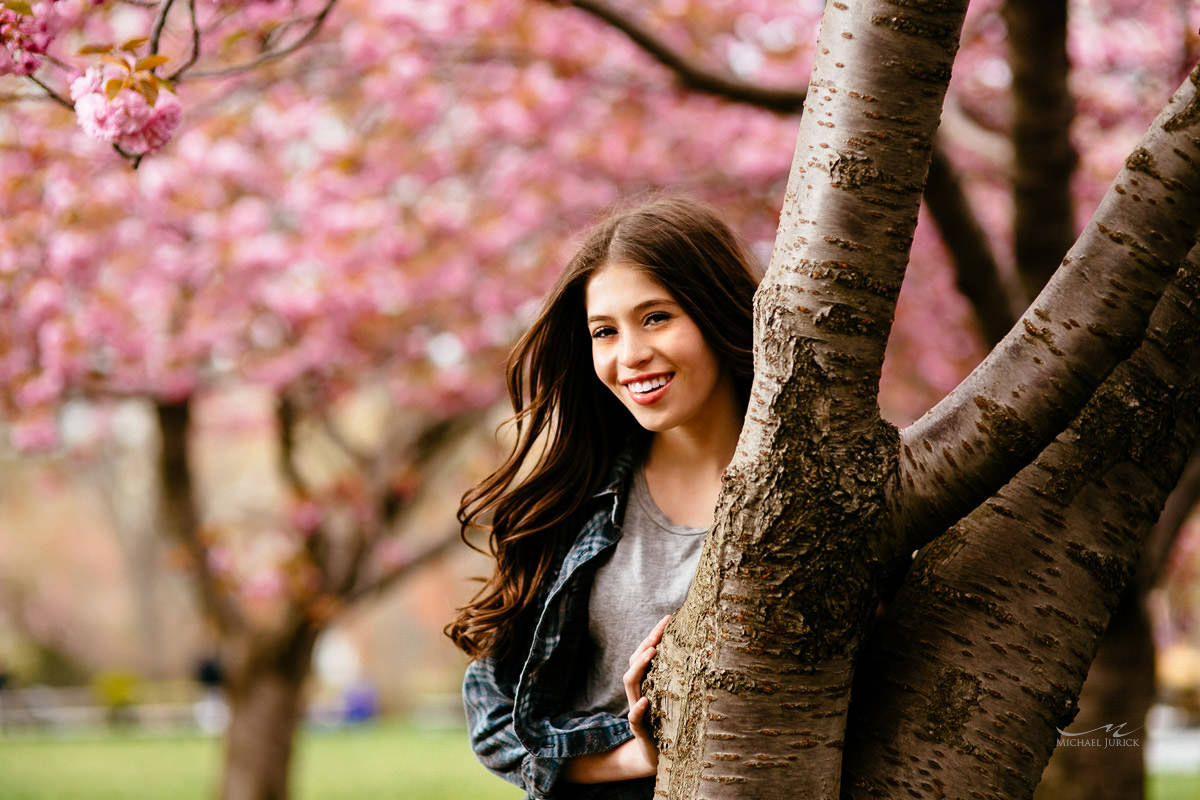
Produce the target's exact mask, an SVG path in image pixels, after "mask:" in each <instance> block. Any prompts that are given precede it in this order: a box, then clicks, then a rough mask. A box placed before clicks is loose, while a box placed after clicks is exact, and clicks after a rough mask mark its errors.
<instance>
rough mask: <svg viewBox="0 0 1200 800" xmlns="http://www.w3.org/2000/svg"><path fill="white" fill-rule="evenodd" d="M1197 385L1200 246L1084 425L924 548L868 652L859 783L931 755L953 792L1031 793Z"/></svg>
mask: <svg viewBox="0 0 1200 800" xmlns="http://www.w3.org/2000/svg"><path fill="white" fill-rule="evenodd" d="M1198 398H1200V246H1198V247H1196V248H1193V250H1192V252H1191V255H1190V257H1189V259H1188V261H1187V262H1186V264H1185V266H1184V268H1183V269H1181V270H1179V273H1178V277H1177V278H1176V280H1174V281H1173V282H1172V283H1171V284H1170V286H1169V287H1168V289H1167V291H1166V292H1165V293H1164V294H1163V296H1162V300H1161V301H1160V302H1159V303H1158V305H1157V307H1156V308H1155V310H1154V314H1153V317H1152V319H1151V321H1150V327H1149V329H1148V331H1147V334H1146V336H1145V339H1144V340H1143V342H1142V344H1141V346H1140V347H1139V348H1138V349H1137V351H1136V352H1135V353H1134V354H1133V355H1132V356H1131V357H1130V358H1128V359H1126V360H1125V361H1123V362H1122V363H1121V364H1120V365H1119V366H1118V367H1117V368H1116V369H1114V370H1113V372H1112V373H1111V375H1110V376H1109V377H1108V378H1107V379H1106V380H1105V381H1104V383H1103V384H1101V386H1100V387H1099V388H1098V389H1097V390H1096V391H1095V392H1094V394H1093V395H1092V396H1091V398H1090V399H1089V401H1088V403H1087V405H1086V406H1085V407H1084V408H1083V410H1082V412H1081V413H1080V414H1079V415H1078V416H1077V417H1076V418H1075V420H1074V421H1073V422H1072V423H1071V425H1070V426H1069V427H1068V428H1067V429H1066V430H1065V431H1063V432H1062V433H1061V434H1060V435H1059V436H1058V437H1057V438H1056V439H1055V441H1054V442H1053V443H1052V444H1050V445H1049V446H1048V447H1047V448H1046V449H1045V450H1044V451H1043V452H1042V453H1041V454H1040V455H1039V456H1038V458H1037V459H1036V461H1034V462H1033V463H1032V464H1031V465H1029V466H1027V467H1025V468H1024V469H1022V470H1021V472H1020V473H1018V474H1017V476H1016V477H1015V478H1014V479H1013V480H1012V481H1010V482H1009V483H1008V484H1007V485H1005V486H1004V487H1003V488H1002V489H1001V490H1000V491H999V492H997V493H996V494H995V495H994V496H993V497H991V498H990V499H988V500H987V501H986V502H985V503H983V504H982V505H980V506H979V507H978V508H976V509H975V510H974V511H973V512H971V514H969V515H968V516H967V517H966V518H964V519H963V520H962V521H960V522H959V523H957V524H956V525H954V526H953V527H952V528H950V529H949V530H948V531H947V532H946V533H944V534H942V535H941V536H939V537H938V538H937V539H936V540H935V541H934V542H932V543H931V544H930V545H929V546H927V547H926V548H925V549H923V550H922V551H921V553H920V555H918V557H917V560H916V562H915V563H914V565H913V568H912V569H911V570H910V573H909V575H908V577H907V579H906V582H905V586H904V587H903V588H902V589H901V591H900V594H899V595H898V596H897V599H896V602H895V603H893V604H892V606H891V608H890V609H889V612H888V618H887V620H886V622H885V624H881V625H879V626H878V627H877V628H876V630H877V632H878V635H879V637H880V640H879V642H877V646H875V647H872V648H871V649H869V650H868V652H867V657H865V658H863V659H862V660H861V661H860V668H861V669H862V673H861V674H860V678H861V680H860V682H859V683H858V684H856V692H857V694H856V703H857V705H856V716H855V719H854V724H853V725H852V726H851V731H852V734H853V739H852V741H851V743H850V746H849V747H848V750H847V763H846V770H847V774H849V775H853V776H854V782H855V789H856V791H853V792H851V793H850V794H849V796H851V797H866V796H873V795H874V794H875V792H874V791H873V790H875V789H878V788H880V787H883V786H886V785H887V784H889V783H892V782H898V783H899V785H906V784H907V783H908V782H909V781H912V782H913V784H914V785H916V784H919V783H920V782H921V781H922V780H923V779H924V778H923V777H922V773H924V774H925V775H928V774H929V772H928V770H927V769H926V768H925V766H924V765H927V764H928V763H929V759H934V760H936V761H939V762H942V763H945V764H946V765H947V766H948V767H949V768H948V769H942V770H940V771H939V772H938V779H939V784H940V785H939V789H940V790H941V791H942V792H943V793H944V794H945V795H946V796H949V797H966V796H968V795H971V794H972V793H973V791H972V790H973V789H974V788H975V787H979V786H984V787H987V791H986V792H983V793H981V794H980V795H979V796H981V797H983V796H986V797H989V798H990V797H1004V798H1008V797H1030V796H1031V795H1032V792H1033V784H1035V783H1036V782H1037V780H1038V778H1039V776H1040V775H1041V772H1042V767H1044V766H1045V764H1046V762H1047V760H1048V759H1049V758H1050V753H1051V752H1052V751H1053V749H1054V747H1055V743H1056V741H1057V740H1058V738H1059V733H1058V731H1059V730H1062V729H1065V728H1067V726H1068V724H1069V723H1070V721H1071V720H1072V719H1073V717H1074V715H1075V710H1076V707H1075V700H1076V698H1077V697H1078V696H1079V692H1080V690H1081V688H1082V686H1083V682H1084V678H1085V677H1086V676H1087V674H1088V666H1089V664H1090V663H1091V661H1092V658H1093V656H1094V654H1095V652H1096V649H1097V647H1098V646H1099V642H1100V640H1101V638H1102V636H1103V635H1104V631H1105V629H1106V627H1107V626H1108V623H1109V620H1110V618H1111V616H1112V614H1113V612H1114V610H1115V609H1116V608H1117V607H1118V604H1119V602H1120V601H1121V598H1122V596H1123V594H1124V590H1125V588H1126V587H1127V586H1128V585H1129V583H1130V580H1131V578H1132V577H1133V575H1134V572H1135V569H1136V567H1137V563H1138V559H1139V555H1140V551H1141V547H1142V544H1143V542H1144V541H1145V537H1146V534H1147V532H1148V531H1149V530H1150V528H1151V526H1152V525H1153V523H1154V520H1155V518H1156V517H1157V516H1158V511H1159V509H1161V508H1162V504H1163V502H1164V500H1165V499H1166V497H1167V495H1168V492H1170V491H1171V487H1172V486H1174V485H1175V484H1176V483H1177V482H1178V479H1179V474H1180V471H1181V470H1182V469H1183V465H1184V462H1185V461H1186V460H1187V458H1188V456H1189V454H1190V453H1192V452H1193V451H1194V449H1195V447H1196V441H1197V434H1198V432H1200V419H1198V416H1200V415H1198V413H1197V410H1198V409H1200V405H1198V404H1197V400H1198ZM914 642H918V643H920V647H919V648H916V649H914V647H913V643H914ZM981 667H982V671H981ZM897 686H902V687H904V690H903V691H896V690H895V687H897ZM1111 721H1112V722H1117V720H1111ZM1130 722H1131V724H1136V723H1133V722H1132V721H1130ZM897 752H901V753H904V754H905V756H906V757H905V758H903V759H897V758H895V757H894V756H893V755H892V754H894V753H897ZM978 753H987V755H988V758H987V759H986V760H977V759H976V758H974V757H972V754H978ZM963 763H969V764H971V765H972V768H971V769H963V768H961V765H962V764H963Z"/></svg>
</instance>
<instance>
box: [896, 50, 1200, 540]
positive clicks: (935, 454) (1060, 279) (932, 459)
mask: <svg viewBox="0 0 1200 800" xmlns="http://www.w3.org/2000/svg"><path fill="white" fill-rule="evenodd" d="M1198 86H1200V67H1197V69H1196V70H1194V71H1193V73H1192V75H1191V77H1189V79H1188V80H1186V81H1185V82H1184V84H1183V86H1182V87H1181V88H1180V89H1179V91H1178V92H1176V94H1175V96H1174V97H1173V98H1172V99H1171V102H1170V103H1169V104H1168V105H1167V107H1166V108H1165V109H1164V110H1163V111H1162V113H1161V114H1160V115H1159V116H1158V118H1157V119H1156V120H1155V121H1154V123H1153V124H1152V125H1151V127H1150V130H1149V131H1148V132H1147V133H1146V135H1145V136H1144V137H1143V138H1142V141H1141V143H1140V144H1139V145H1138V147H1137V149H1136V150H1135V151H1134V153H1133V154H1132V155H1131V156H1130V157H1129V158H1128V159H1127V160H1126V163H1125V166H1124V168H1123V169H1122V170H1121V172H1120V173H1119V174H1118V175H1117V178H1116V180H1115V181H1114V183H1113V185H1112V187H1111V188H1110V189H1109V191H1108V193H1107V194H1106V195H1105V197H1104V199H1103V200H1102V202H1101V204H1100V206H1099V208H1098V209H1097V210H1096V213H1095V214H1094V215H1093V217H1092V219H1091V221H1090V222H1089V223H1088V226H1087V228H1086V230H1085V231H1084V233H1083V234H1082V235H1081V236H1080V237H1079V240H1078V241H1077V242H1076V243H1075V246H1074V247H1072V249H1071V252H1070V253H1069V254H1068V255H1067V257H1066V258H1065V259H1064V260H1063V266H1062V267H1060V268H1059V270H1058V272H1057V273H1056V274H1055V276H1054V278H1053V279H1052V280H1051V282H1050V283H1049V285H1047V287H1046V288H1045V290H1043V292H1042V293H1041V294H1040V295H1039V296H1038V298H1037V299H1036V300H1035V301H1034V303H1033V306H1032V307H1031V308H1030V310H1029V312H1028V313H1027V314H1026V316H1025V317H1024V318H1023V319H1022V320H1021V322H1020V323H1019V325H1018V326H1017V327H1015V328H1014V329H1013V330H1012V331H1011V332H1010V333H1009V334H1008V335H1007V336H1006V337H1005V338H1004V340H1003V341H1002V342H1001V343H1000V344H999V345H998V346H997V347H996V348H995V349H994V350H993V351H992V352H991V354H990V355H989V356H988V357H987V358H986V359H985V360H984V361H983V362H982V363H981V364H980V365H979V366H978V367H976V369H975V370H974V371H973V372H972V373H971V374H970V375H969V376H968V377H967V378H966V379H965V380H964V381H963V382H962V383H961V384H959V386H958V387H957V388H956V389H955V390H954V391H953V392H951V393H950V394H949V395H948V396H947V397H946V398H944V399H943V400H942V401H941V402H940V403H938V404H937V405H936V406H935V407H934V408H933V409H931V410H930V411H929V412H928V413H926V414H925V415H924V416H923V417H921V418H920V419H919V420H917V421H916V422H914V423H913V424H912V425H910V426H908V427H907V428H905V429H904V430H903V431H902V432H901V444H902V453H903V457H902V459H901V465H900V472H899V482H898V485H897V486H895V487H893V499H894V502H895V505H896V507H897V509H898V510H899V519H900V520H901V527H902V530H903V531H904V536H905V538H906V539H907V541H908V546H907V547H906V548H905V550H906V551H911V550H912V549H914V548H915V547H916V546H919V544H920V543H922V542H923V541H926V540H927V539H928V537H930V536H932V535H936V533H938V532H939V531H941V530H942V529H944V528H945V527H946V526H947V525H949V524H950V523H951V522H953V521H954V520H956V519H958V518H960V517H961V516H962V515H963V514H965V513H966V512H967V511H969V510H970V509H972V508H974V507H975V506H976V505H978V504H979V503H981V502H983V501H984V500H985V499H987V498H988V497H989V496H990V495H991V494H992V493H993V492H994V491H995V490H996V489H997V488H999V487H1000V486H1001V485H1002V484H1003V483H1004V482H1005V481H1007V480H1008V479H1009V478H1010V477H1011V476H1012V475H1013V474H1015V473H1016V471H1017V470H1019V469H1020V468H1021V467H1022V466H1023V465H1024V464H1026V463H1028V460H1029V458H1031V457H1032V456H1033V455H1034V454H1035V453H1037V452H1038V451H1039V450H1040V449H1041V448H1042V447H1044V446H1045V445H1046V443H1048V442H1049V441H1050V440H1051V439H1052V438H1053V437H1054V435H1055V434H1057V433H1058V432H1059V431H1060V430H1062V428H1063V426H1064V425H1066V423H1067V422H1068V421H1069V420H1070V419H1071V418H1072V417H1073V416H1074V415H1075V414H1076V413H1077V412H1078V410H1079V409H1080V408H1081V407H1082V405H1083V404H1084V402H1086V400H1087V398H1088V396H1089V395H1090V394H1091V393H1092V391H1094V389H1095V388H1096V386H1098V385H1099V384H1100V382H1101V381H1102V380H1103V379H1104V377H1105V376H1106V375H1107V374H1108V372H1109V371H1110V370H1111V369H1112V368H1113V366H1114V365H1115V364H1116V363H1118V362H1119V361H1121V360H1122V359H1124V358H1125V357H1127V356H1128V354H1129V353H1130V352H1132V350H1133V349H1134V348H1135V347H1136V346H1137V345H1138V343H1139V342H1140V341H1141V338H1142V335H1143V332H1144V330H1145V325H1146V320H1147V319H1148V317H1149V314H1150V311H1151V309H1153V307H1154V304H1155V303H1156V301H1157V299H1158V297H1159V296H1160V295H1161V293H1162V291H1163V289H1164V287H1165V286H1166V283H1167V281H1168V280H1169V279H1170V278H1171V276H1172V275H1174V272H1175V265H1177V264H1178V263H1180V261H1182V259H1183V258H1184V256H1185V255H1186V254H1187V252H1188V250H1189V249H1190V248H1191V246H1192V243H1193V242H1194V240H1195V236H1196V231H1197V230H1198V229H1200V169H1197V168H1196V164H1197V162H1198V161H1200V137H1198V136H1197V133H1198V132H1200V95H1198V91H1197V90H1198Z"/></svg>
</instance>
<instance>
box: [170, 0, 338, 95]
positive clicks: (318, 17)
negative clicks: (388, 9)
mask: <svg viewBox="0 0 1200 800" xmlns="http://www.w3.org/2000/svg"><path fill="white" fill-rule="evenodd" d="M335 5H337V0H326V3H325V5H324V7H322V8H321V10H320V11H318V12H317V13H316V14H314V15H313V17H312V23H311V24H310V25H309V27H308V30H306V31H305V32H304V34H303V35H302V36H300V38H299V39H297V40H296V41H294V42H292V43H291V44H290V45H287V46H286V47H281V48H279V49H277V50H268V51H267V52H265V53H263V54H262V55H260V56H258V57H257V58H253V59H251V60H250V61H247V62H245V63H244V64H237V65H235V66H232V67H225V68H223V69H213V70H205V71H202V72H193V73H192V74H191V75H190V78H191V79H192V80H199V79H201V78H226V77H229V76H230V75H237V74H239V73H242V72H249V71H250V70H253V69H255V68H257V67H261V66H263V65H264V64H269V63H271V62H272V61H278V60H279V59H281V58H284V57H285V56H289V55H291V54H292V53H294V52H296V51H297V50H299V49H300V48H301V47H304V45H306V44H308V43H309V42H311V41H312V40H313V39H314V38H315V37H316V35H317V33H319V32H320V30H321V26H322V25H323V24H325V20H326V18H327V17H328V16H329V13H330V12H331V11H333V7H334V6H335Z"/></svg>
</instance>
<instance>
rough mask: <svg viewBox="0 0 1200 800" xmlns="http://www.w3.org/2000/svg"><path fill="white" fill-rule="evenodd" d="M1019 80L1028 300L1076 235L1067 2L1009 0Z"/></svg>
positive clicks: (1020, 221) (1017, 156) (1020, 201)
mask: <svg viewBox="0 0 1200 800" xmlns="http://www.w3.org/2000/svg"><path fill="white" fill-rule="evenodd" d="M1004 20H1005V23H1006V24H1007V25H1008V42H1009V45H1008V46H1009V65H1010V68H1011V69H1012V76H1013V77H1012V82H1013V92H1012V97H1013V120H1012V139H1013V176H1012V184H1013V201H1014V206H1015V210H1016V220H1015V224H1014V226H1013V250H1014V254H1015V255H1016V261H1017V273H1018V274H1019V275H1020V276H1021V281H1022V283H1023V284H1024V286H1025V292H1026V297H1027V298H1030V299H1031V298H1033V297H1035V296H1036V295H1037V293H1038V292H1040V291H1041V289H1042V287H1043V286H1044V285H1045V284H1046V281H1047V280H1049V279H1050V276H1051V275H1053V274H1054V270H1056V269H1057V268H1058V263H1059V261H1060V260H1061V259H1062V257H1063V255H1064V254H1066V252H1067V249H1068V248H1069V247H1070V246H1071V243H1072V242H1073V241H1074V240H1075V219H1074V216H1075V215H1074V204H1073V202H1072V200H1071V174H1072V173H1073V172H1074V171H1075V162H1076V161H1078V156H1077V155H1076V154H1075V147H1074V145H1072V144H1071V136H1070V134H1071V120H1072V119H1073V118H1074V115H1075V108H1074V103H1073V101H1072V99H1071V92H1070V88H1069V87H1068V85H1067V78H1068V74H1069V73H1068V69H1069V66H1070V65H1069V63H1068V61H1067V2H1066V0H1006V2H1005V4H1004Z"/></svg>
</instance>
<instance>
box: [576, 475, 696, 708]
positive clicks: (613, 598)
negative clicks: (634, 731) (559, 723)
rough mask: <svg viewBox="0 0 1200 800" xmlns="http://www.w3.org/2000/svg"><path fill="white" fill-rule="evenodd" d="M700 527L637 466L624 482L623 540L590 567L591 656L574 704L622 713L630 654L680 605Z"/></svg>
mask: <svg viewBox="0 0 1200 800" xmlns="http://www.w3.org/2000/svg"><path fill="white" fill-rule="evenodd" d="M707 532H708V531H707V529H706V528H689V527H687V526H685V525H676V524H675V523H673V522H671V520H670V519H668V518H667V516H666V514H664V513H663V512H662V511H660V510H659V508H658V506H656V505H655V504H654V499H653V498H652V497H650V490H649V488H648V487H647V486H646V476H645V474H643V472H642V470H641V468H640V467H639V468H638V469H637V471H636V472H635V473H634V475H633V479H632V484H631V486H630V488H629V500H628V502H627V504H626V507H625V519H624V521H623V522H622V523H621V539H620V540H619V541H618V542H617V545H616V547H615V548H614V551H613V554H612V557H611V558H609V560H608V561H607V562H606V563H605V564H604V565H603V566H601V567H600V568H599V569H598V570H597V571H596V578H595V581H594V582H593V583H592V591H591V595H590V599H589V601H588V633H589V634H590V638H591V643H592V646H593V648H594V649H593V659H592V664H591V669H590V670H589V673H588V679H587V684H586V686H584V687H583V689H582V691H581V692H580V693H579V694H578V696H577V697H576V701H575V707H576V708H579V709H581V710H595V711H609V712H611V713H613V714H619V715H623V714H625V713H627V712H628V711H629V703H628V702H627V701H626V699H625V687H624V685H623V684H622V682H621V678H622V676H623V675H624V674H625V672H626V670H628V669H629V657H630V656H631V655H633V651H634V650H635V649H636V648H637V646H638V645H639V644H641V642H642V640H643V639H645V638H646V636H647V634H649V633H650V631H651V629H652V628H653V627H654V625H655V623H657V622H658V621H659V620H660V619H662V618H663V617H664V616H666V615H667V614H671V613H674V612H675V610H676V609H678V608H679V606H681V605H683V600H684V597H685V596H686V595H687V590H688V586H689V585H690V584H691V582H692V576H693V575H694V574H695V572H696V564H697V562H698V561H699V560H700V550H701V548H702V547H703V546H704V534H705V533H707Z"/></svg>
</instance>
